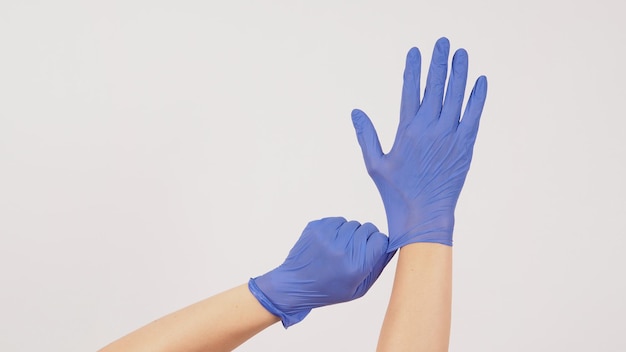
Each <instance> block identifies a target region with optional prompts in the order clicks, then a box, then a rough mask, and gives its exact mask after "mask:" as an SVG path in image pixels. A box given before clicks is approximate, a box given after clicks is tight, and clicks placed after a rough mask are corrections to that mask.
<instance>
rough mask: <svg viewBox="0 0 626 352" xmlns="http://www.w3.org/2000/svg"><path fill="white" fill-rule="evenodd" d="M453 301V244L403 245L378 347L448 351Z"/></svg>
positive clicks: (384, 351) (386, 351)
mask: <svg viewBox="0 0 626 352" xmlns="http://www.w3.org/2000/svg"><path fill="white" fill-rule="evenodd" d="M451 302H452V247H450V246H446V245H441V244H436V243H414V244H409V245H407V246H405V247H402V248H401V249H400V253H399V258H398V263H397V267H396V276H395V280H394V284H393V290H392V293H391V298H390V300H389V306H388V308H387V313H386V315H385V320H384V322H383V326H382V329H381V333H380V338H379V341H378V348H377V351H378V352H399V351H412V352H415V351H420V352H421V351H428V352H430V351H447V350H448V344H449V339H450V316H451Z"/></svg>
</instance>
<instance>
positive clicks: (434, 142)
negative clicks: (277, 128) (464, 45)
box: [352, 38, 487, 252]
mask: <svg viewBox="0 0 626 352" xmlns="http://www.w3.org/2000/svg"><path fill="white" fill-rule="evenodd" d="M449 52H450V43H449V42H448V40H447V39H446V38H441V39H439V40H438V41H437V43H436V44H435V48H434V51H433V56H432V60H431V63H430V69H429V71H428V78H427V80H426V89H425V91H424V99H423V100H422V101H421V102H420V66H421V57H420V52H419V50H418V49H417V48H412V49H411V50H409V53H408V55H407V59H406V68H405V71H404V84H403V88H402V101H401V106H400V123H399V126H398V131H397V133H396V138H395V141H394V144H393V147H392V148H391V150H390V152H389V153H388V154H383V152H382V149H381V146H380V142H379V140H378V136H377V134H376V130H375V129H374V126H373V124H372V122H371V120H370V119H369V117H368V116H367V115H366V114H365V113H364V112H363V111H361V110H358V109H355V110H353V111H352V122H353V124H354V128H355V130H356V134H357V139H358V141H359V145H360V146H361V150H362V152H363V158H364V159H365V166H366V168H367V171H368V173H369V175H370V176H371V178H372V179H373V181H374V183H375V184H376V187H377V188H378V191H379V193H380V195H381V197H382V200H383V203H384V206H385V212H386V214H387V222H388V226H389V227H388V230H389V248H388V249H387V250H388V251H390V252H391V251H394V250H396V249H397V248H400V247H402V246H404V245H406V244H409V243H414V242H435V243H441V244H445V245H449V246H451V245H452V232H453V229H454V209H455V207H456V203H457V200H458V198H459V195H460V193H461V189H462V188H463V183H464V182H465V177H466V175H467V172H468V170H469V167H470V162H471V160H472V150H473V147H474V141H475V140H476V135H477V133H478V124H479V120H480V115H481V113H482V110H483V106H484V104H485V99H486V95H487V79H486V77H484V76H481V77H479V78H478V80H477V81H476V84H475V86H474V88H473V90H472V93H471V94H470V97H469V100H468V102H467V106H466V108H465V112H464V113H463V118H462V119H461V118H460V117H461V106H462V104H463V97H464V94H465V84H466V81H467V67H468V63H467V61H468V58H467V52H466V51H465V50H463V49H459V50H457V51H456V53H455V54H454V57H453V59H452V70H451V72H450V79H449V81H448V88H447V90H446V94H445V100H444V85H445V83H446V76H447V71H448V55H449Z"/></svg>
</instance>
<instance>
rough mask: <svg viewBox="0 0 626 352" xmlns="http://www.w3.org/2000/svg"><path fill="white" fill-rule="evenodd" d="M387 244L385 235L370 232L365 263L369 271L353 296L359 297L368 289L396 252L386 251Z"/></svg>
mask: <svg viewBox="0 0 626 352" xmlns="http://www.w3.org/2000/svg"><path fill="white" fill-rule="evenodd" d="M387 244H388V238H387V236H385V235H383V234H382V233H380V232H378V231H376V232H374V233H373V234H371V236H370V240H369V241H368V242H367V250H366V252H367V255H366V263H365V264H366V268H369V269H370V270H371V271H370V272H369V274H368V275H367V276H366V277H365V279H364V280H363V282H362V283H361V284H360V285H359V287H358V288H357V290H356V292H355V298H358V297H361V296H363V295H364V294H365V293H367V291H369V289H370V288H371V287H372V285H374V283H375V282H376V280H378V278H379V277H380V274H381V273H382V272H383V270H384V269H385V267H386V266H387V264H388V263H389V262H390V261H391V258H393V256H394V255H395V254H396V251H392V252H390V253H386V252H387Z"/></svg>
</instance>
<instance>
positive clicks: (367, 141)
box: [352, 109, 383, 171]
mask: <svg viewBox="0 0 626 352" xmlns="http://www.w3.org/2000/svg"><path fill="white" fill-rule="evenodd" d="M352 124H353V125H354V129H355V131H356V137H357V140H358V141H359V145H360V146H361V151H362V152H363V160H365V166H366V167H367V169H368V171H369V170H370V168H371V165H372V164H373V162H374V161H375V160H377V159H379V158H380V157H382V155H383V151H382V148H381V147H380V141H379V140H378V134H377V133H376V129H375V128H374V125H373V124H372V121H371V120H370V118H369V117H368V116H367V115H366V114H365V113H364V112H363V111H361V110H359V109H354V110H352Z"/></svg>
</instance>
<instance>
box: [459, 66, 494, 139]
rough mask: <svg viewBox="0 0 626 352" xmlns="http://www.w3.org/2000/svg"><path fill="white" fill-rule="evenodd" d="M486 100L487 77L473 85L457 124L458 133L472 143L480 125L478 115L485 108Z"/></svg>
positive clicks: (481, 77) (480, 78)
mask: <svg viewBox="0 0 626 352" xmlns="http://www.w3.org/2000/svg"><path fill="white" fill-rule="evenodd" d="M486 99H487V77H485V76H480V77H478V79H477V80H476V84H474V88H473V89H472V93H471V94H470V97H469V99H468V101H467V106H466V107H465V112H463V118H462V119H461V122H460V123H459V127H458V131H459V132H461V133H464V134H465V137H466V138H469V139H471V140H472V141H473V140H475V139H476V134H477V133H478V125H479V123H480V115H481V114H482V112H483V107H484V106H485V100H486Z"/></svg>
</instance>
